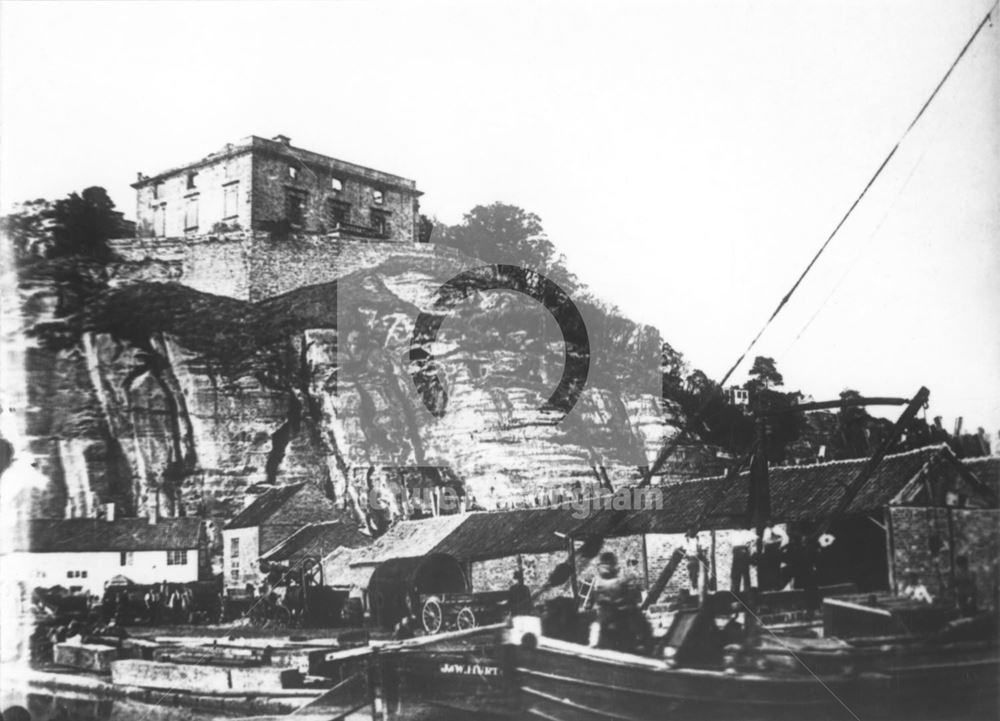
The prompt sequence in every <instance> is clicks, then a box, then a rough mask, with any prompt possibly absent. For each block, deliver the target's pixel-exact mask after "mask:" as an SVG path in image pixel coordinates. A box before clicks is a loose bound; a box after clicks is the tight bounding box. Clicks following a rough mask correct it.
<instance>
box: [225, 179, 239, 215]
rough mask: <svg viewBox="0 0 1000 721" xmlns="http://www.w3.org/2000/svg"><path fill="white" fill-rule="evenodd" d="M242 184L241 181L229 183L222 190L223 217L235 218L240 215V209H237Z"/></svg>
mask: <svg viewBox="0 0 1000 721" xmlns="http://www.w3.org/2000/svg"><path fill="white" fill-rule="evenodd" d="M239 192H240V184H239V182H236V183H231V184H229V185H227V186H226V187H225V188H223V190H222V217H223V218H227V219H228V218H235V217H236V216H237V215H239V210H238V209H237V205H236V201H237V198H238V197H239Z"/></svg>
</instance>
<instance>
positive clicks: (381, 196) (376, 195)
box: [372, 190, 385, 205]
mask: <svg viewBox="0 0 1000 721" xmlns="http://www.w3.org/2000/svg"><path fill="white" fill-rule="evenodd" d="M384 201H385V193H383V192H382V191H381V190H373V191H372V202H374V203H376V204H377V205H382V203H383V202H384Z"/></svg>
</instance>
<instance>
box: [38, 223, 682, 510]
mask: <svg viewBox="0 0 1000 721" xmlns="http://www.w3.org/2000/svg"><path fill="white" fill-rule="evenodd" d="M225 242H227V243H231V242H232V241H231V240H227V241H225ZM255 242H259V241H255ZM302 242H307V241H302ZM388 245H389V244H360V245H359V247H358V248H357V250H356V252H354V254H353V255H351V254H350V252H348V251H346V250H345V249H344V248H343V247H337V248H336V254H335V257H332V258H331V259H330V262H328V263H325V264H323V265H322V266H321V267H318V266H317V267H313V268H311V269H310V270H309V271H306V270H302V273H301V278H302V279H303V280H304V281H305V282H308V284H307V285H303V286H301V287H295V289H293V290H290V291H287V292H282V293H281V294H278V295H269V296H266V297H261V298H260V299H257V300H253V301H252V300H251V299H250V298H249V297H243V298H240V297H225V296H221V295H211V294H209V293H206V292H204V291H205V290H206V289H207V288H208V287H210V285H211V283H210V282H206V280H205V278H206V277H207V276H206V275H205V272H204V264H202V265H200V266H198V273H199V276H198V282H197V283H196V285H198V286H200V288H201V289H200V290H198V289H194V288H191V287H189V286H186V285H184V282H185V270H186V268H187V267H188V265H190V263H188V264H187V265H186V264H185V262H183V261H182V260H176V259H175V260H174V261H169V260H168V262H163V261H162V260H150V259H149V258H142V257H136V256H133V257H131V258H130V259H129V260H128V262H126V263H124V264H123V265H122V266H121V267H120V268H118V269H116V270H115V278H116V280H115V281H114V282H113V284H112V288H111V289H110V290H108V291H107V292H105V293H103V294H102V295H101V296H100V297H99V298H98V299H97V300H96V301H95V302H93V303H91V304H90V306H89V307H88V309H87V315H86V322H85V325H84V332H83V335H82V339H81V340H80V342H79V343H78V344H77V345H76V346H75V347H73V348H70V349H65V350H60V351H52V350H46V349H44V348H39V347H32V348H29V349H27V351H26V352H25V353H23V354H22V355H23V356H24V357H23V361H24V367H25V368H26V369H27V377H26V379H25V380H26V383H27V386H28V388H29V389H31V392H30V394H29V395H30V396H31V400H30V402H29V403H28V409H29V413H28V423H27V424H26V427H27V433H26V435H27V437H28V442H29V445H30V448H31V450H32V451H33V452H34V454H35V455H36V457H37V458H38V459H39V467H40V469H41V470H43V472H44V473H45V474H46V475H47V476H48V477H49V478H50V479H51V492H50V494H49V496H50V497H49V498H48V499H47V500H46V502H45V504H43V505H44V507H43V508H42V509H41V512H43V513H45V514H46V515H61V514H63V513H65V514H67V515H85V514H88V513H91V512H93V509H94V506H95V504H96V503H97V502H106V501H116V502H118V503H119V504H121V506H122V507H123V510H125V511H126V512H129V513H136V514H139V515H143V514H146V513H151V512H159V513H161V514H166V515H174V514H193V513H205V514H210V515H218V514H227V513H231V512H233V511H234V510H235V509H237V508H238V507H239V506H240V505H242V503H243V497H244V494H245V493H246V492H247V490H248V489H252V488H253V487H254V486H255V485H257V484H271V483H279V484H283V483H287V482H293V481H300V480H308V481H310V482H313V483H316V484H317V485H318V486H320V487H321V488H323V489H324V490H325V491H326V492H327V493H329V494H331V495H333V496H334V497H337V498H344V497H345V496H347V495H348V491H349V489H350V488H351V487H352V486H358V485H359V484H360V485H361V486H362V487H361V488H360V489H358V490H359V492H363V491H364V490H365V489H364V484H365V483H367V481H368V480H369V478H370V477H372V476H374V477H376V478H379V477H384V478H386V480H388V481H389V482H390V483H391V484H393V483H398V482H399V479H400V478H401V476H400V474H399V473H397V472H396V470H395V469H398V468H412V467H437V468H444V469H449V470H448V471H447V472H446V475H448V474H449V473H450V474H454V475H456V476H457V477H458V478H459V479H461V480H462V481H463V482H464V484H465V486H466V489H467V492H469V493H472V494H474V495H475V496H476V498H477V499H479V500H480V501H481V502H483V503H484V504H486V505H489V504H503V503H514V502H517V501H520V500H523V499H526V498H528V499H533V498H535V497H537V496H538V495H539V494H542V493H546V492H551V491H553V490H557V489H567V490H568V489H569V488H570V487H571V486H572V485H573V484H575V483H577V482H581V483H584V484H588V483H595V482H597V480H598V479H599V478H601V477H602V476H603V475H606V476H607V477H608V478H609V479H610V480H611V482H613V483H615V484H616V485H617V484H619V483H622V482H626V481H630V480H635V479H636V478H637V477H638V474H637V471H636V469H637V467H638V466H641V465H643V464H645V463H648V461H649V459H651V458H652V457H653V456H654V455H655V453H656V450H657V449H658V448H659V447H660V445H661V444H662V443H663V441H664V439H665V438H666V437H668V436H669V435H672V434H673V433H675V432H676V429H677V427H678V426H679V425H680V421H681V419H679V418H678V417H677V414H678V412H679V411H677V410H676V409H675V408H672V407H670V406H667V405H665V404H664V402H663V401H662V400H661V399H660V398H658V396H657V393H656V391H657V389H658V387H659V378H658V375H657V363H658V359H659V347H660V338H659V336H658V334H657V333H656V332H655V331H653V330H651V329H649V328H644V327H641V326H637V325H635V324H632V323H629V322H627V321H624V320H621V319H609V318H608V316H607V315H605V314H603V313H600V312H598V311H597V310H596V309H594V308H593V307H590V306H588V305H587V304H586V303H580V304H579V306H580V309H581V313H582V315H583V316H584V319H585V320H586V325H587V331H588V333H589V336H590V347H591V363H590V375H589V377H588V380H587V384H586V387H585V389H584V390H583V392H582V393H581V395H580V397H579V399H578V402H577V403H576V406H575V407H574V408H573V410H572V411H571V412H570V413H569V415H567V416H566V417H565V418H564V419H561V418H560V417H559V414H558V413H554V412H553V411H552V410H545V409H544V408H543V406H544V403H545V400H546V398H547V397H548V396H549V394H550V393H551V392H552V390H553V388H554V387H555V385H556V384H557V383H558V381H559V378H560V377H561V374H562V371H563V366H564V363H565V362H566V358H567V357H568V356H566V352H565V350H564V346H563V339H562V336H561V333H560V331H559V328H558V326H557V325H556V323H555V322H554V320H553V319H552V317H551V316H550V315H548V313H547V312H546V311H545V310H544V309H543V308H541V307H540V306H539V305H538V304H537V303H536V302H535V301H534V300H531V299H528V298H527V297H525V296H521V295H519V294H516V293H511V292H508V291H486V292H481V293H479V292H470V293H468V294H467V295H466V297H463V298H462V299H461V302H459V303H458V304H457V305H455V306H454V307H452V308H451V309H450V310H448V311H447V318H446V320H445V322H444V323H443V324H442V327H441V331H440V332H439V333H438V335H437V337H436V339H430V338H426V337H421V338H417V339H416V342H415V346H416V347H418V348H419V349H420V351H421V352H426V353H430V354H431V355H433V356H434V358H435V359H436V361H435V363H434V364H433V365H432V366H431V371H432V372H431V374H430V375H431V377H429V379H428V380H427V383H425V384H423V386H421V388H418V387H417V386H415V384H414V380H413V377H412V375H411V374H412V373H413V372H414V370H415V368H414V365H413V363H412V362H411V361H410V350H411V336H412V334H413V327H414V319H415V318H416V316H417V315H418V314H419V313H421V312H431V313H441V312H442V311H441V308H440V306H439V305H436V301H437V300H438V298H439V295H438V289H439V288H440V287H441V285H442V284H443V283H444V282H445V281H447V280H448V279H449V278H451V277H453V276H454V275H456V274H457V273H459V272H461V271H462V270H464V269H466V268H469V267H472V266H474V265H478V263H476V262H475V261H473V260H471V259H469V258H465V257H462V256H461V255H460V254H457V253H455V252H454V251H443V252H436V251H435V250H434V249H433V248H431V249H428V248H427V247H426V246H425V247H420V246H411V245H398V246H396V247H385V246H388ZM376 246H378V247H376ZM319 252H320V251H319V250H317V249H315V248H313V249H312V251H311V253H312V256H311V257H316V255H317V254H318V253H319ZM338 259H339V262H334V261H337V260H338ZM251 261H252V262H248V263H247V267H251V266H254V264H255V263H256V265H257V267H262V265H261V263H260V262H259V259H256V260H255V259H254V258H251ZM314 265H315V264H314ZM223 270H224V271H225V272H226V273H230V274H231V272H232V269H231V268H227V269H223ZM270 270H271V271H272V272H278V273H281V274H282V277H281V278H280V280H274V281H273V282H268V283H258V284H257V285H258V286H259V287H264V286H266V287H272V288H276V289H280V290H283V289H284V288H286V287H288V286H289V285H291V286H292V287H294V286H295V275H296V273H297V271H296V269H295V268H286V269H285V270H284V271H282V270H281V269H280V268H277V267H271V268H270ZM163 281H169V282H163ZM231 287H234V286H233V285H232V284H231V283H229V284H228V285H227V289H228V288H231ZM240 287H247V286H245V285H241V286H240ZM472 290H473V291H475V289H474V288H473V289H472ZM45 297H46V290H45V288H44V287H35V288H32V289H30V292H29V290H28V289H22V298H21V303H22V307H23V308H24V309H25V315H26V323H27V325H29V326H30V325H31V324H32V323H38V322H40V321H43V320H45V318H47V317H48V316H51V313H52V309H51V307H49V306H47V305H46V302H45ZM50 305H51V304H50ZM573 352H576V351H573ZM428 394H430V395H432V396H436V399H437V402H438V403H439V404H443V407H444V408H445V411H444V412H443V413H441V414H439V416H435V415H433V414H432V413H431V412H430V411H429V410H428V408H427V407H426V405H425V401H426V400H427V395H428Z"/></svg>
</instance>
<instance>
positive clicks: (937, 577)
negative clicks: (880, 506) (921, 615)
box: [890, 507, 1000, 607]
mask: <svg viewBox="0 0 1000 721" xmlns="http://www.w3.org/2000/svg"><path fill="white" fill-rule="evenodd" d="M890 516H891V520H892V538H893V549H894V553H893V563H894V566H895V569H894V571H895V574H894V575H895V582H896V586H897V589H898V588H899V587H901V586H902V584H903V583H904V582H905V580H906V574H907V573H908V572H911V571H912V572H915V573H917V574H919V576H920V580H921V581H923V583H924V585H926V586H927V590H929V591H930V592H931V595H932V596H934V597H935V598H939V597H943V598H946V599H951V600H953V599H954V596H953V595H952V593H951V584H952V570H953V560H954V558H957V557H958V556H966V557H967V558H968V559H969V568H970V570H972V571H973V572H974V573H975V574H976V576H977V586H978V592H979V604H980V606H981V607H982V606H984V605H988V604H990V603H991V602H992V601H991V599H992V597H993V595H994V594H995V593H996V588H997V582H998V577H997V559H998V558H1000V536H998V534H997V529H998V528H1000V511H997V510H967V509H961V508H954V509H948V508H901V507H896V508H892V509H891V510H890ZM932 538H936V539H938V540H939V541H940V548H939V549H938V550H937V551H936V552H935V551H934V548H933V545H932Z"/></svg>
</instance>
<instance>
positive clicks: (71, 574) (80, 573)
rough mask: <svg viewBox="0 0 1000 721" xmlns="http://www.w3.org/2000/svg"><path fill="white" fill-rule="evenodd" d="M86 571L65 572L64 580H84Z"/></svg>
mask: <svg viewBox="0 0 1000 721" xmlns="http://www.w3.org/2000/svg"><path fill="white" fill-rule="evenodd" d="M86 577H87V572H86V571H66V578H86Z"/></svg>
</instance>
